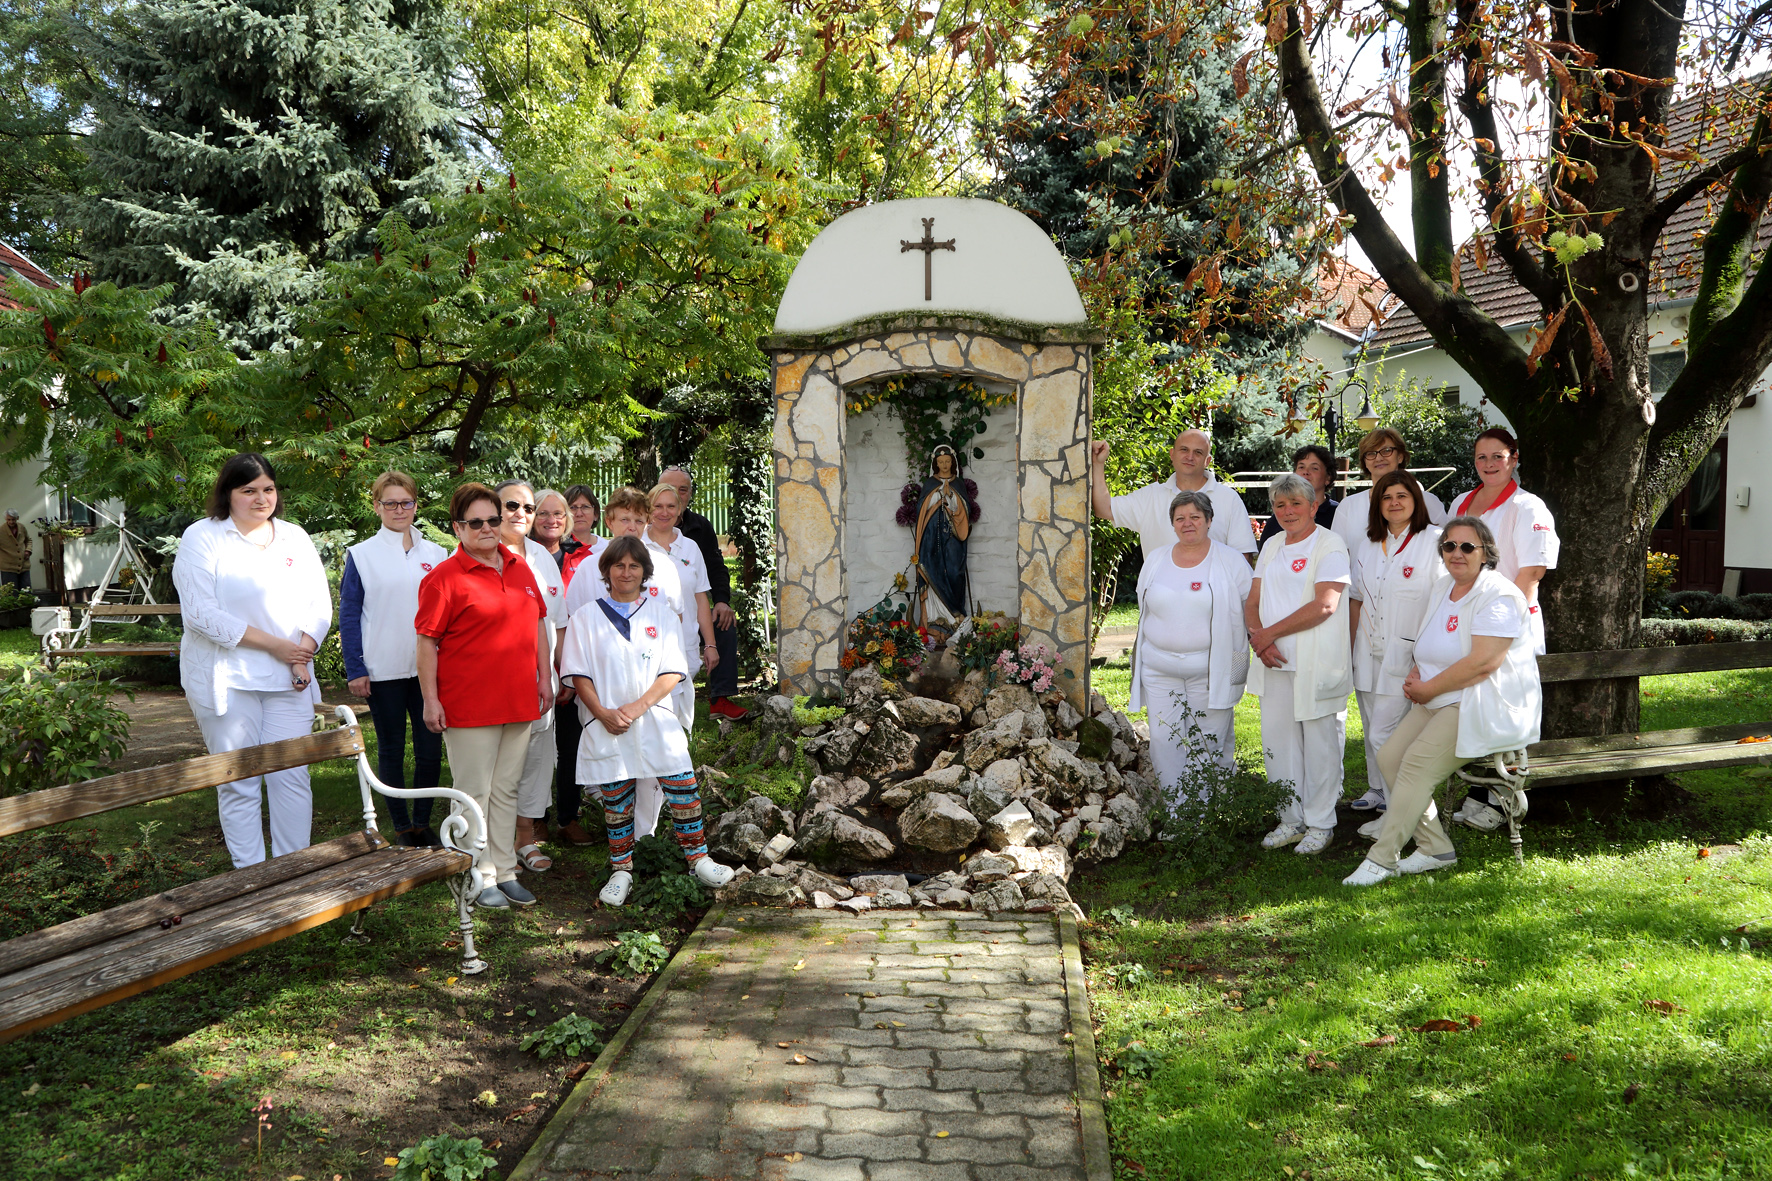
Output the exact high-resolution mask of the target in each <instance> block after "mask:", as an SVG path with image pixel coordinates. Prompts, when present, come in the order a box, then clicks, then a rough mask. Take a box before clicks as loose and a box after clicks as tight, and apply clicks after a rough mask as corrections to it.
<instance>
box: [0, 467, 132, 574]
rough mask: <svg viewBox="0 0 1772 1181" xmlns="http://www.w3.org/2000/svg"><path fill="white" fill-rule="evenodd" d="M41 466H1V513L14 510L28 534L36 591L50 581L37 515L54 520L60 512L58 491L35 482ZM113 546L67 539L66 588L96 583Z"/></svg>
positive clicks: (64, 547) (64, 565)
mask: <svg viewBox="0 0 1772 1181" xmlns="http://www.w3.org/2000/svg"><path fill="white" fill-rule="evenodd" d="M44 466H45V465H44V464H43V463H42V462H41V461H36V460H33V461H31V462H29V463H19V464H10V465H0V514H3V513H5V511H6V510H7V509H17V510H18V515H19V519H20V520H21V521H23V522H24V526H25V528H26V529H28V530H29V531H30V533H31V539H32V540H31V586H32V587H33V588H34V589H36V590H44V589H46V588H47V587H48V586H49V580H48V578H47V577H46V576H45V575H44V572H43V550H44V545H43V541H42V538H41V537H40V536H39V534H40V533H41V530H39V529H38V528H37V526H36V524H35V522H36V520H37V519H38V518H39V517H42V518H44V519H47V520H51V521H53V520H55V519H56V518H57V517H59V516H60V515H61V495H60V493H59V492H58V491H57V490H56V489H54V488H46V487H44V486H43V485H42V484H40V483H38V480H39V478H40V477H41V476H42V475H43V470H44ZM107 508H108V506H107ZM112 549H113V547H112V546H110V545H103V544H100V543H98V542H94V541H89V540H86V539H84V538H81V539H75V540H70V541H68V542H66V543H65V544H64V545H63V548H62V569H63V572H64V574H65V576H66V578H67V587H68V589H69V590H78V589H81V588H84V587H92V586H96V585H97V584H98V580H99V578H100V577H101V576H103V574H104V572H105V566H106V564H107V563H109V562H110V560H111V553H112Z"/></svg>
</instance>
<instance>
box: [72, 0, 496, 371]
mask: <svg viewBox="0 0 1772 1181" xmlns="http://www.w3.org/2000/svg"><path fill="white" fill-rule="evenodd" d="M442 18H443V11H442V9H441V6H440V5H439V4H437V3H435V2H434V0H156V2H155V3H152V4H142V5H139V16H138V19H137V21H136V22H135V24H134V27H133V28H132V29H130V30H129V31H128V32H127V33H122V34H120V33H118V32H116V31H115V29H116V28H117V26H115V25H113V26H112V27H111V31H101V30H99V29H97V28H95V27H91V26H88V27H87V28H86V29H85V30H84V33H85V40H86V42H87V46H88V52H89V56H90V58H91V60H92V62H93V64H94V66H95V68H96V69H97V70H98V71H99V72H100V73H101V74H102V75H103V76H104V77H105V80H106V82H107V83H108V86H107V87H106V89H105V91H104V93H103V94H102V96H101V97H100V98H99V99H98V101H97V104H96V109H95V112H94V113H95V116H96V125H95V127H94V129H93V132H92V134H91V136H90V137H89V139H88V140H87V152H88V158H89V161H90V169H91V176H92V179H93V181H94V186H93V187H94V189H95V190H96V192H94V193H93V195H90V196H85V197H82V198H78V199H76V201H75V203H74V206H73V209H72V218H71V220H72V221H73V222H74V223H75V224H76V225H77V226H78V227H79V229H80V231H81V250H82V253H83V254H84V255H85V256H86V258H87V260H88V261H89V264H90V270H91V271H92V272H93V274H94V275H95V277H97V278H99V279H110V280H114V281H116V282H118V283H121V284H132V285H144V286H155V285H159V284H163V283H171V284H173V285H174V286H175V289H176V294H175V297H174V301H173V306H174V307H175V308H176V309H177V310H176V313H175V315H176V318H178V319H180V320H189V319H192V318H205V319H209V320H213V321H214V322H215V323H216V324H217V326H218V327H219V328H220V329H221V332H222V335H223V338H224V339H225V340H226V341H227V342H228V343H229V345H230V346H231V347H233V348H235V349H236V350H238V351H241V352H242V353H244V352H247V351H249V350H262V349H280V348H283V347H286V346H287V345H288V344H289V343H290V342H291V341H292V340H293V338H294V336H295V332H294V326H293V322H292V320H293V317H292V311H293V309H295V308H297V307H299V306H300V305H301V304H303V303H304V302H306V301H308V300H310V299H311V298H313V297H314V295H315V294H316V293H317V291H318V290H319V284H320V268H321V266H322V265H323V264H324V263H325V262H328V261H335V260H341V259H347V258H352V257H357V256H360V255H363V254H366V253H368V251H369V249H370V242H369V231H370V230H371V229H372V228H373V227H374V226H375V225H376V223H377V222H378V221H379V220H380V219H381V217H382V216H383V215H384V214H385V213H387V212H389V211H391V210H399V211H401V212H402V213H404V214H405V215H406V216H407V217H409V218H411V219H414V220H420V219H422V217H423V215H424V213H425V212H426V210H427V208H428V205H427V202H428V199H429V198H431V197H432V196H434V195H436V194H438V193H441V192H445V191H450V190H452V189H453V188H455V187H456V186H457V185H459V184H460V183H461V182H460V178H461V177H462V175H463V174H464V172H465V169H464V166H463V165H464V162H463V158H462V154H461V151H460V147H459V136H458V134H457V129H456V115H457V111H456V107H455V104H454V102H453V99H452V97H451V94H450V90H449V85H448V74H449V70H450V68H451V53H450V52H449V51H450V38H449V37H448V35H447V33H446V31H445V29H444V27H443V24H442Z"/></svg>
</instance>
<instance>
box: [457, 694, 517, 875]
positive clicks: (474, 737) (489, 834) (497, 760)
mask: <svg viewBox="0 0 1772 1181" xmlns="http://www.w3.org/2000/svg"><path fill="white" fill-rule="evenodd" d="M443 747H444V749H445V750H447V751H448V752H449V775H450V778H451V780H452V781H453V783H454V786H455V789H456V790H457V791H459V792H461V793H462V794H463V795H465V796H467V797H468V798H470V799H472V800H473V801H474V802H475V803H476V804H479V805H480V811H481V812H483V813H484V814H485V816H486V853H485V855H484V856H483V857H482V858H481V859H480V873H481V874H482V875H483V876H484V877H485V878H486V880H487V882H489V883H490V882H493V881H500V882H514V881H516V880H517V782H518V780H520V779H521V778H522V777H523V763H524V760H525V759H526V758H527V757H528V754H529V723H528V722H510V723H508V724H506V725H503V726H451V727H449V729H447V730H445V731H443Z"/></svg>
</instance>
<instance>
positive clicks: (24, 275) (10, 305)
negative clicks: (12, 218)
mask: <svg viewBox="0 0 1772 1181" xmlns="http://www.w3.org/2000/svg"><path fill="white" fill-rule="evenodd" d="M0 278H4V279H14V278H16V279H22V280H23V281H24V282H26V283H29V284H31V285H32V286H34V287H42V288H44V289H45V290H47V289H49V288H52V287H58V286H60V284H58V283H57V282H56V281H55V280H54V279H51V278H50V277H49V275H48V274H47V273H46V272H45V271H44V270H43V268H42V267H39V266H38V265H37V264H36V263H34V262H32V261H31V260H30V259H28V258H26V257H25V256H24V255H22V254H20V253H19V252H18V251H16V250H14V249H13V248H12V247H10V246H8V245H7V244H6V243H4V242H0ZM21 306H23V305H21V304H20V303H19V302H18V301H17V300H14V299H9V298H8V297H7V296H6V295H5V294H4V293H0V308H6V309H8V310H16V309H18V308H19V307H21Z"/></svg>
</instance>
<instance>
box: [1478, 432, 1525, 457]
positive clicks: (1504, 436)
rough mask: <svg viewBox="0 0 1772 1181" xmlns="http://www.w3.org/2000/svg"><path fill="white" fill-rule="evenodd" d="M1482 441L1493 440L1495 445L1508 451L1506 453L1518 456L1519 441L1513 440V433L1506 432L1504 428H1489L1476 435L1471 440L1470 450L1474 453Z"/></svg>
mask: <svg viewBox="0 0 1772 1181" xmlns="http://www.w3.org/2000/svg"><path fill="white" fill-rule="evenodd" d="M1484 439H1494V440H1495V441H1496V442H1497V443H1500V444H1501V445H1502V446H1503V447H1506V448H1507V449H1508V451H1510V452H1512V453H1513V454H1514V455H1518V454H1519V453H1520V441H1519V440H1518V439H1516V438H1514V436H1513V432H1512V431H1510V430H1508V429H1507V428H1506V427H1499V426H1492V427H1490V428H1489V429H1488V430H1486V431H1484V432H1483V433H1482V434H1480V435H1478V436H1477V437H1476V438H1475V439H1473V440H1471V450H1472V451H1475V450H1476V449H1477V444H1478V443H1481V442H1482V441H1483V440H1484Z"/></svg>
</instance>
